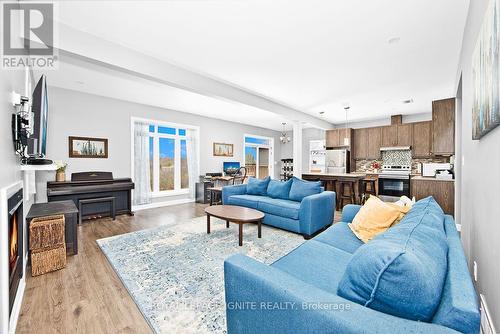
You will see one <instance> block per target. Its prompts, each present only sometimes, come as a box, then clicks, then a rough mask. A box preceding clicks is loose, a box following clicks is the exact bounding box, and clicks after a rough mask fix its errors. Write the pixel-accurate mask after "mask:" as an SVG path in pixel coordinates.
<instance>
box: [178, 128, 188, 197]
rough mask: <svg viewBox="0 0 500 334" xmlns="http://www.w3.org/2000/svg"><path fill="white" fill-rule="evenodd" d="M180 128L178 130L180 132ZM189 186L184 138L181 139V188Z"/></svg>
mask: <svg viewBox="0 0 500 334" xmlns="http://www.w3.org/2000/svg"><path fill="white" fill-rule="evenodd" d="M180 132H181V130H179V134H180ZM186 188H189V174H188V164H187V148H186V140H185V139H183V140H181V189H186Z"/></svg>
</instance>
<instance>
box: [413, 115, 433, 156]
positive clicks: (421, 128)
mask: <svg viewBox="0 0 500 334" xmlns="http://www.w3.org/2000/svg"><path fill="white" fill-rule="evenodd" d="M412 125H413V144H412V149H413V157H414V158H428V157H430V156H431V155H432V153H431V148H432V138H431V137H432V122H431V121H428V122H417V123H412Z"/></svg>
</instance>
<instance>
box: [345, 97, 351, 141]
mask: <svg viewBox="0 0 500 334" xmlns="http://www.w3.org/2000/svg"><path fill="white" fill-rule="evenodd" d="M349 109H351V107H349V105H348V104H346V105H345V106H344V110H345V130H344V146H349V144H350V143H349V137H348V136H347V133H348V131H347V129H348V128H349V120H348V118H347V111H348V110H349Z"/></svg>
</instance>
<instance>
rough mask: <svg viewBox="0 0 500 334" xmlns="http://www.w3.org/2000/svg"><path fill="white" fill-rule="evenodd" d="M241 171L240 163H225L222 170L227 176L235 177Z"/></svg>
mask: <svg viewBox="0 0 500 334" xmlns="http://www.w3.org/2000/svg"><path fill="white" fill-rule="evenodd" d="M238 169H240V163H239V162H238V161H224V162H223V163H222V170H223V171H224V173H225V174H226V175H234V174H236V173H237V172H238Z"/></svg>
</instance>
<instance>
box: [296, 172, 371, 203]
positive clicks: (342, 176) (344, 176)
mask: <svg viewBox="0 0 500 334" xmlns="http://www.w3.org/2000/svg"><path fill="white" fill-rule="evenodd" d="M365 178H366V174H365V173H302V179H304V180H308V181H321V182H322V183H323V185H324V187H325V190H329V191H335V193H336V194H337V203H339V202H338V198H339V194H340V182H342V181H354V199H355V202H356V203H357V204H360V203H361V194H362V193H363V180H364V179H365ZM337 209H342V208H337Z"/></svg>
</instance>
